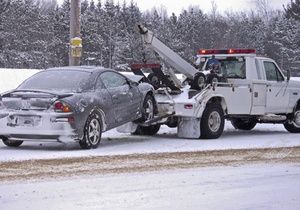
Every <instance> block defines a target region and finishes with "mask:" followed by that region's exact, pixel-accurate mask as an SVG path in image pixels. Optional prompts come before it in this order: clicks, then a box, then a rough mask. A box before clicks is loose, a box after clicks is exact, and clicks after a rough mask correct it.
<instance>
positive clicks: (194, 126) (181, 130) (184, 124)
mask: <svg viewBox="0 0 300 210" xmlns="http://www.w3.org/2000/svg"><path fill="white" fill-rule="evenodd" d="M200 121H201V119H200V118H192V117H182V118H180V120H179V123H178V127H177V135H178V137H180V138H187V139H198V138H200V135H201V131H200Z"/></svg>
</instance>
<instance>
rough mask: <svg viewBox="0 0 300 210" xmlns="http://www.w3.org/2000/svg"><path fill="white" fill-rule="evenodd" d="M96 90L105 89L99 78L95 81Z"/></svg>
mask: <svg viewBox="0 0 300 210" xmlns="http://www.w3.org/2000/svg"><path fill="white" fill-rule="evenodd" d="M95 88H96V90H101V89H105V86H104V84H103V82H102V81H101V78H100V77H98V79H97V83H96V87H95Z"/></svg>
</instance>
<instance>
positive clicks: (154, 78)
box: [147, 73, 160, 88]
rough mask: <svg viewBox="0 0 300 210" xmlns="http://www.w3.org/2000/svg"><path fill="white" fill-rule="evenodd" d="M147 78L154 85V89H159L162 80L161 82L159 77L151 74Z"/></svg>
mask: <svg viewBox="0 0 300 210" xmlns="http://www.w3.org/2000/svg"><path fill="white" fill-rule="evenodd" d="M147 78H148V80H149V81H150V83H151V85H153V87H154V88H158V87H159V85H160V80H159V78H158V76H156V75H155V74H154V73H150V74H149V75H148V77H147Z"/></svg>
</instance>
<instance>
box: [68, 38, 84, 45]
mask: <svg viewBox="0 0 300 210" xmlns="http://www.w3.org/2000/svg"><path fill="white" fill-rule="evenodd" d="M70 44H71V46H77V47H82V39H81V38H79V37H75V38H72V39H71V41H70Z"/></svg>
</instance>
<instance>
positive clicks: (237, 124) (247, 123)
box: [231, 118, 256, 131]
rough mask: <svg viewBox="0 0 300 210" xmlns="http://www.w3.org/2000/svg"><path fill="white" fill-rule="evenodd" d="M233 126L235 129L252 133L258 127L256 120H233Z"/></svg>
mask: <svg viewBox="0 0 300 210" xmlns="http://www.w3.org/2000/svg"><path fill="white" fill-rule="evenodd" d="M231 124H232V126H233V127H234V128H235V129H239V130H245V131H250V130H252V129H253V128H254V127H255V126H256V120H254V119H248V120H247V119H246V120H243V119H238V118H235V119H232V120H231Z"/></svg>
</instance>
